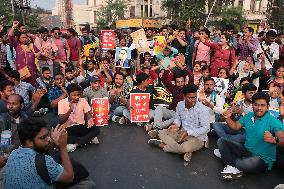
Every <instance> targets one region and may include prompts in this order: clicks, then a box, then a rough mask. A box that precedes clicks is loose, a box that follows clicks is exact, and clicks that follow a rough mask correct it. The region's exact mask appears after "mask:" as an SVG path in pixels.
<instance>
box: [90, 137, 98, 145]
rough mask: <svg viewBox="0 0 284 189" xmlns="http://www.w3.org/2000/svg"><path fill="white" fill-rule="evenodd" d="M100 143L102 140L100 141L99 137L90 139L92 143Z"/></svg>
mask: <svg viewBox="0 0 284 189" xmlns="http://www.w3.org/2000/svg"><path fill="white" fill-rule="evenodd" d="M99 143H100V141H99V139H98V137H95V138H93V139H92V140H91V141H90V144H99Z"/></svg>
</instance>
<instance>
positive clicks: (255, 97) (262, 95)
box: [252, 92, 270, 105]
mask: <svg viewBox="0 0 284 189" xmlns="http://www.w3.org/2000/svg"><path fill="white" fill-rule="evenodd" d="M260 99H263V100H265V101H266V103H267V105H268V104H269V101H270V97H269V94H267V93H264V92H257V93H255V94H254V95H253V97H252V103H255V101H257V100H260Z"/></svg>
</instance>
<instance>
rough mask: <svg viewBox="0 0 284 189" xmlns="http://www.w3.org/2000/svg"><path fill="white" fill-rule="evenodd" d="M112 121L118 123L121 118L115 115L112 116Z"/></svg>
mask: <svg viewBox="0 0 284 189" xmlns="http://www.w3.org/2000/svg"><path fill="white" fill-rule="evenodd" d="M111 120H112V121H113V122H118V120H119V117H118V116H116V115H114V116H112V118H111Z"/></svg>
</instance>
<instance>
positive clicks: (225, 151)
mask: <svg viewBox="0 0 284 189" xmlns="http://www.w3.org/2000/svg"><path fill="white" fill-rule="evenodd" d="M217 146H218V148H219V150H220V153H221V159H222V161H223V163H224V164H225V165H231V166H234V167H236V168H238V169H239V170H241V171H244V172H248V173H258V172H262V171H265V170H267V165H266V163H265V162H264V161H263V160H262V159H260V158H259V157H258V156H255V155H253V154H252V153H251V152H250V151H248V150H247V149H246V148H245V146H244V145H243V144H241V143H238V142H234V141H230V140H228V139H225V138H219V139H218V141H217Z"/></svg>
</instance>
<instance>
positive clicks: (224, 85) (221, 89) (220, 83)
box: [212, 77, 229, 97]
mask: <svg viewBox="0 0 284 189" xmlns="http://www.w3.org/2000/svg"><path fill="white" fill-rule="evenodd" d="M212 78H213V79H214V81H215V87H214V90H215V91H216V92H217V93H218V94H219V95H221V96H222V97H224V95H225V93H226V92H227V91H228V87H229V80H228V79H223V78H218V77H212Z"/></svg>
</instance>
